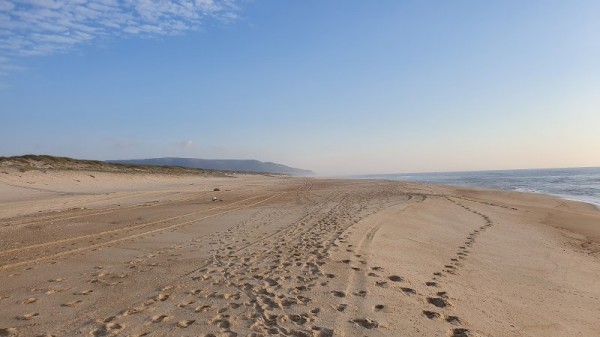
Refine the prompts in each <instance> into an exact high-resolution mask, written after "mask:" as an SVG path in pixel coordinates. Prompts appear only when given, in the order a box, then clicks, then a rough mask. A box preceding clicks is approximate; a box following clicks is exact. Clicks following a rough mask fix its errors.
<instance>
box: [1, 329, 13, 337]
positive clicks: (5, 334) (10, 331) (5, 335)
mask: <svg viewBox="0 0 600 337" xmlns="http://www.w3.org/2000/svg"><path fill="white" fill-rule="evenodd" d="M16 335H17V329H15V328H0V337H8V336H16Z"/></svg>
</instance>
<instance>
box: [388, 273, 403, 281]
mask: <svg viewBox="0 0 600 337" xmlns="http://www.w3.org/2000/svg"><path fill="white" fill-rule="evenodd" d="M388 279H389V280H390V281H393V282H402V281H403V279H402V277H400V276H398V275H392V276H390V277H388Z"/></svg>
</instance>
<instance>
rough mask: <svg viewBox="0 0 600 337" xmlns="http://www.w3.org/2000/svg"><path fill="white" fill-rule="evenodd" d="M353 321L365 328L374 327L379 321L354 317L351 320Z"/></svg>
mask: <svg viewBox="0 0 600 337" xmlns="http://www.w3.org/2000/svg"><path fill="white" fill-rule="evenodd" d="M352 322H353V323H356V324H358V325H360V326H362V327H363V328H365V329H369V330H370V329H374V328H376V327H378V326H379V323H377V321H374V320H371V319H368V318H355V319H353V320H352Z"/></svg>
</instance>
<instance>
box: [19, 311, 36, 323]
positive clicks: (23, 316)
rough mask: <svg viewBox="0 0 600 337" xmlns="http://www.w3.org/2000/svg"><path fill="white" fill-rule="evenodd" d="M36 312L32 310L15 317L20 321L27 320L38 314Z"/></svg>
mask: <svg viewBox="0 0 600 337" xmlns="http://www.w3.org/2000/svg"><path fill="white" fill-rule="evenodd" d="M39 315H40V314H39V313H38V312H32V313H28V314H24V315H20V316H17V319H18V320H20V321H29V320H30V319H32V318H34V317H37V316H39Z"/></svg>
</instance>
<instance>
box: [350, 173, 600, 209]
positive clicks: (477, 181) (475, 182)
mask: <svg viewBox="0 0 600 337" xmlns="http://www.w3.org/2000/svg"><path fill="white" fill-rule="evenodd" d="M358 178H363V179H389V180H404V181H413V182H424V183H432V184H443V185H454V186H467V187H484V188H493V189H499V190H510V191H522V192H534V193H543V194H550V195H554V196H557V197H561V198H564V199H570V200H577V201H584V202H588V203H592V204H595V205H596V206H598V207H599V208H600V167H585V168H564V169H531V170H499V171H476V172H439V173H406V174H405V173H403V174H377V175H364V176H360V177H358Z"/></svg>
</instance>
